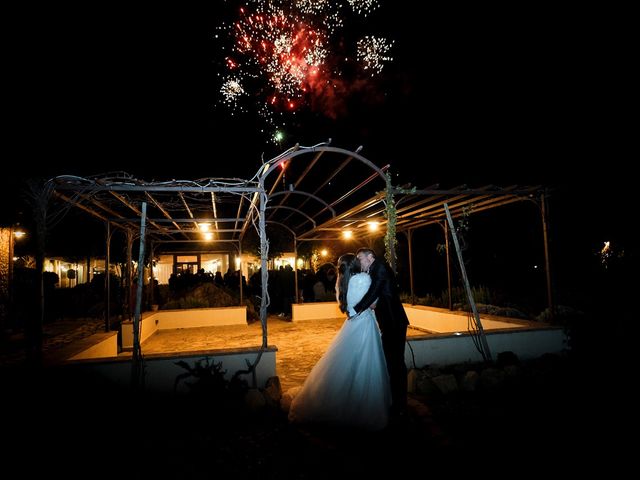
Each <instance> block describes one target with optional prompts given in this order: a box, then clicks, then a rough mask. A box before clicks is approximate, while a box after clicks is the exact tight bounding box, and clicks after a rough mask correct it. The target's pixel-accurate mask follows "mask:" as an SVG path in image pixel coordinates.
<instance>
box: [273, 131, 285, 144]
mask: <svg viewBox="0 0 640 480" xmlns="http://www.w3.org/2000/svg"><path fill="white" fill-rule="evenodd" d="M273 139H274V140H275V141H276V142H281V141H282V140H283V139H284V133H282V132H281V131H280V130H276V133H274V134H273Z"/></svg>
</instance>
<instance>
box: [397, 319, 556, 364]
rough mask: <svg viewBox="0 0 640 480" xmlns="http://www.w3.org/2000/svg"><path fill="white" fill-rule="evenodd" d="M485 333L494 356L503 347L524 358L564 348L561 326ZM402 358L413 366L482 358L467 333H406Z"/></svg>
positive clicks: (503, 349)
mask: <svg viewBox="0 0 640 480" xmlns="http://www.w3.org/2000/svg"><path fill="white" fill-rule="evenodd" d="M485 335H486V337H487V343H488V344H489V349H490V350H491V356H492V357H493V359H494V360H495V359H496V357H497V355H498V353H500V352H506V351H511V352H513V353H515V354H516V355H517V356H518V357H519V358H520V359H522V360H526V359H533V358H536V357H539V356H540V355H542V354H544V353H559V352H561V351H563V350H565V349H566V348H567V337H566V334H565V332H564V330H563V329H562V327H546V328H522V329H519V330H515V329H505V330H495V331H489V332H485ZM404 358H405V363H406V364H407V367H416V368H422V367H424V366H425V365H433V364H437V365H452V364H456V363H465V362H480V361H482V360H483V358H482V355H481V354H480V352H479V351H478V349H477V348H476V345H475V343H474V339H473V338H472V337H471V335H470V334H468V333H465V334H454V335H451V334H436V335H428V336H424V337H421V336H420V337H408V338H407V345H406V347H405V357H404Z"/></svg>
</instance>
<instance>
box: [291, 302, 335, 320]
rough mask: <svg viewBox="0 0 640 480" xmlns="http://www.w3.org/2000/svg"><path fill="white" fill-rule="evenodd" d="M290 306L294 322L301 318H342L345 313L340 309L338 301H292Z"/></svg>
mask: <svg viewBox="0 0 640 480" xmlns="http://www.w3.org/2000/svg"><path fill="white" fill-rule="evenodd" d="M291 307H292V317H291V320H292V321H294V322H297V321H301V320H324V319H328V318H343V317H344V316H345V314H344V313H342V312H341V311H340V307H339V306H338V302H310V303H294V304H293V305H291Z"/></svg>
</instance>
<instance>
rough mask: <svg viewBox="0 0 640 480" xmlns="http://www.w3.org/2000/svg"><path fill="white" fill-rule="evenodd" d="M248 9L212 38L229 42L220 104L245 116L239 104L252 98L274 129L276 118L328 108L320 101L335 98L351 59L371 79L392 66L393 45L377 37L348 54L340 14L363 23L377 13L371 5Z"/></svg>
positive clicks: (309, 3) (260, 2)
mask: <svg viewBox="0 0 640 480" xmlns="http://www.w3.org/2000/svg"><path fill="white" fill-rule="evenodd" d="M249 5H250V10H249V9H247V8H245V7H242V8H240V9H239V17H238V19H237V20H236V21H234V22H233V23H232V24H230V25H226V26H223V27H220V30H221V34H220V35H219V36H217V37H220V38H227V39H230V40H232V41H233V44H232V45H231V46H230V47H229V50H230V51H229V54H228V55H227V57H226V58H225V69H226V70H227V72H226V73H225V74H224V75H223V76H222V84H221V88H220V93H221V97H222V100H221V103H223V104H224V105H225V106H227V107H230V108H232V109H234V110H240V111H246V110H247V109H246V108H245V107H242V106H240V105H241V104H242V103H243V102H244V99H255V100H256V101H257V102H258V105H257V111H258V112H259V113H260V114H261V115H263V116H264V117H265V118H266V119H267V121H268V122H269V123H270V124H271V125H272V126H273V125H275V123H276V116H277V115H278V114H279V116H280V121H282V115H283V114H295V112H296V111H298V110H299V109H300V108H302V107H307V106H309V105H311V104H313V105H325V106H326V103H327V102H326V98H333V96H332V92H330V90H331V89H335V86H336V83H337V82H340V81H343V77H342V75H343V73H342V68H341V66H342V65H343V64H345V63H346V62H347V61H348V60H347V58H348V56H349V53H350V54H351V55H355V56H356V57H357V58H358V60H359V62H360V65H361V66H362V68H363V69H364V72H365V73H366V74H369V75H371V76H374V75H376V74H379V73H380V71H381V70H382V68H383V65H384V63H385V62H389V61H391V60H392V58H391V57H390V56H388V55H387V54H388V52H389V50H390V48H391V46H392V42H388V41H386V40H385V39H384V38H382V37H373V36H366V37H364V38H363V39H361V40H359V41H358V42H357V45H355V47H356V48H354V49H353V50H351V51H349V50H347V49H348V48H350V47H349V46H345V45H343V43H344V38H343V36H341V30H342V29H343V27H344V23H345V22H344V19H345V18H346V17H345V15H349V14H350V15H351V17H353V16H354V14H355V16H359V17H366V16H367V15H368V14H370V13H371V12H372V11H373V10H375V9H376V8H377V7H378V5H379V4H378V2H377V1H376V0H346V1H345V0H293V1H291V0H255V1H252V2H251V1H250V2H249ZM341 42H342V43H341ZM336 44H338V45H340V48H339V49H334V48H333V46H334V45H336ZM351 48H353V47H351ZM337 50H339V51H340V52H341V53H337ZM310 99H315V100H316V101H314V102H310V101H309V100H310Z"/></svg>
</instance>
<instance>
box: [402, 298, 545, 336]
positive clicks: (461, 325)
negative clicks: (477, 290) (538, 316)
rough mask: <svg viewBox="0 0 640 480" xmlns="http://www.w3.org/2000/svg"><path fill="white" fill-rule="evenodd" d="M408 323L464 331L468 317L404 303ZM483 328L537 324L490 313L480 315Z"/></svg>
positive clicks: (435, 330)
mask: <svg viewBox="0 0 640 480" xmlns="http://www.w3.org/2000/svg"><path fill="white" fill-rule="evenodd" d="M404 311H405V312H407V317H408V318H409V323H410V324H411V326H413V327H417V328H420V329H422V330H426V331H428V332H433V333H455V332H460V333H463V332H466V331H467V330H468V328H469V319H468V316H467V313H466V312H458V311H456V312H452V311H451V310H447V309H446V308H435V307H425V306H422V305H409V304H406V303H405V304H404ZM480 321H481V322H482V328H483V329H484V330H494V329H504V328H523V327H529V326H539V325H540V324H535V323H533V322H528V321H526V320H520V319H515V318H507V317H495V316H492V315H485V314H481V315H480Z"/></svg>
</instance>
